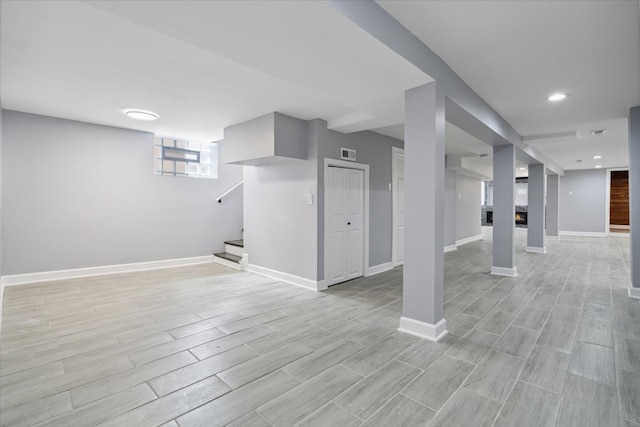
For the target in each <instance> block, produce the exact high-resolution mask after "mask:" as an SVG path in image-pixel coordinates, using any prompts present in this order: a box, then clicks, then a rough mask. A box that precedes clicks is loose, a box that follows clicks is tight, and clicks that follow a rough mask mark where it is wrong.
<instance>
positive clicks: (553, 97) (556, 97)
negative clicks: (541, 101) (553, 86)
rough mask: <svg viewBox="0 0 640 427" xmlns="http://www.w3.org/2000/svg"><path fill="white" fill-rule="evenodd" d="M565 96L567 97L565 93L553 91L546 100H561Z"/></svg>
mask: <svg viewBox="0 0 640 427" xmlns="http://www.w3.org/2000/svg"><path fill="white" fill-rule="evenodd" d="M566 97H567V94H566V93H554V94H553V95H551V96H549V97H548V98H547V101H551V102H556V101H562V100H563V99H565V98H566Z"/></svg>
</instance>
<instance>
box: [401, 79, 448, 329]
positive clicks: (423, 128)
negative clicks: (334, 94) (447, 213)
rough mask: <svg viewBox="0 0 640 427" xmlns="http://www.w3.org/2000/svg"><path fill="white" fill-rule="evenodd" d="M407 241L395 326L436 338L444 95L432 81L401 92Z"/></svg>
mask: <svg viewBox="0 0 640 427" xmlns="http://www.w3.org/2000/svg"><path fill="white" fill-rule="evenodd" d="M404 152H405V163H404V178H405V230H406V233H405V246H404V276H403V282H402V288H403V297H402V317H401V318H400V327H399V328H398V330H400V331H402V332H406V333H409V334H412V335H417V336H420V337H422V338H426V339H429V340H432V341H437V340H438V339H440V338H442V337H443V336H445V335H446V333H447V328H446V322H445V320H444V317H443V316H444V253H443V251H442V247H443V242H444V231H443V228H444V226H443V223H444V95H442V94H441V93H440V91H439V90H438V88H437V86H436V83H435V82H433V83H429V84H426V85H423V86H420V87H417V88H413V89H409V90H407V91H406V93H405V141H404Z"/></svg>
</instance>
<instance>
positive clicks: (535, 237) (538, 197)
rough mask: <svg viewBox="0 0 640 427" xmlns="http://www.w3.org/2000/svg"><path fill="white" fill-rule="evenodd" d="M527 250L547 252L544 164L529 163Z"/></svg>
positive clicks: (540, 252)
mask: <svg viewBox="0 0 640 427" xmlns="http://www.w3.org/2000/svg"><path fill="white" fill-rule="evenodd" d="M528 183H529V184H528V191H527V192H528V195H529V200H528V207H527V252H533V253H537V254H543V253H546V252H547V251H546V249H545V248H544V165H542V164H540V165H529V179H528Z"/></svg>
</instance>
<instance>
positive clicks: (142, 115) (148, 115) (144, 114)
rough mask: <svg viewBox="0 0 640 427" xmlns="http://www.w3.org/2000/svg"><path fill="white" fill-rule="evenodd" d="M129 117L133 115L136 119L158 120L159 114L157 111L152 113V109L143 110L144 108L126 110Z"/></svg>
mask: <svg viewBox="0 0 640 427" xmlns="http://www.w3.org/2000/svg"><path fill="white" fill-rule="evenodd" d="M124 113H125V114H126V115H127V117H131V118H132V119H136V120H146V121H151V120H156V119H157V118H158V115H157V114H156V113H152V112H151V111H142V110H127V111H125V112H124Z"/></svg>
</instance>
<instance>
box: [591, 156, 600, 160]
mask: <svg viewBox="0 0 640 427" xmlns="http://www.w3.org/2000/svg"><path fill="white" fill-rule="evenodd" d="M601 158H602V156H593V160H598V159H601Z"/></svg>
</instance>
